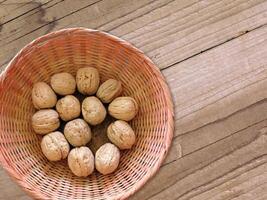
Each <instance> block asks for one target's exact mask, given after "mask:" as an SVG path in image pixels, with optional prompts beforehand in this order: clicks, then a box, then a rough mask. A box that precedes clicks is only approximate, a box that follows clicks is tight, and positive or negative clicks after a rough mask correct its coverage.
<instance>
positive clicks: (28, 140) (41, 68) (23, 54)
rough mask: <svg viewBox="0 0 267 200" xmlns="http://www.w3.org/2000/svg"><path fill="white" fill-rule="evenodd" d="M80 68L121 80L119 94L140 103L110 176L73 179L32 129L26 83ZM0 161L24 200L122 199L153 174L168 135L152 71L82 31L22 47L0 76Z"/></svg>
mask: <svg viewBox="0 0 267 200" xmlns="http://www.w3.org/2000/svg"><path fill="white" fill-rule="evenodd" d="M85 66H90V67H95V68H97V69H98V70H99V73H100V76H101V81H102V82H103V81H105V80H107V79H109V78H114V79H117V80H120V81H121V82H122V84H123V96H126V95H127V96H131V97H133V98H135V99H136V101H137V102H138V104H139V112H138V115H137V116H136V117H135V119H134V120H132V122H131V125H132V126H133V129H134V130H135V132H136V135H137V141H136V144H135V145H134V147H133V148H132V149H131V150H128V151H124V152H122V156H121V162H120V165H119V168H118V169H117V170H116V171H115V172H114V173H112V174H110V175H101V174H99V173H97V172H94V173H93V174H92V175H90V176H89V177H87V178H79V177H76V176H74V175H73V174H72V173H71V171H70V170H69V168H68V166H67V162H66V160H65V161H60V162H49V161H48V160H47V159H46V158H45V157H44V155H43V154H42V152H41V148H40V140H41V137H40V136H38V135H36V134H35V133H34V131H33V129H32V127H31V117H32V115H33V113H34V112H35V109H34V107H33V105H32V101H31V90H32V87H33V84H34V83H36V82H38V81H45V82H47V83H49V81H50V77H51V76H52V75H53V74H55V73H59V72H69V73H71V74H72V75H74V76H75V73H76V71H77V70H78V69H79V68H81V67H85ZM0 94H1V95H0V106H1V109H0V110H1V118H0V163H1V165H2V166H3V168H4V169H5V170H6V171H7V172H8V174H9V175H10V176H11V177H12V178H13V180H14V181H15V182H17V183H18V184H19V185H20V186H21V187H22V188H23V189H24V190H25V191H26V192H27V193H28V194H29V195H30V196H32V197H33V198H37V199H94V200H97V199H125V198H127V197H129V196H130V195H132V194H133V193H135V192H136V191H137V190H138V189H140V188H141V187H142V186H143V185H144V184H145V183H146V182H147V180H148V179H149V178H150V177H152V176H153V175H154V174H155V173H156V171H157V170H158V169H159V167H160V165H161V163H162V162H163V159H164V158H165V156H166V153H167V151H168V149H169V147H170V144H171V140H172V136H173V105H172V99H171V96H170V93H169V89H168V86H167V84H166V82H165V80H164V78H163V76H162V75H161V73H160V71H159V70H158V68H157V67H156V66H155V65H154V64H153V63H152V62H151V60H150V59H149V58H148V57H146V56H145V55H144V54H143V53H142V52H141V51H140V50H138V49H136V48H135V47H133V46H132V45H131V44H129V43H128V42H125V41H123V40H121V39H119V38H117V37H114V36H112V35H109V34H107V33H103V32H100V31H96V30H90V29H85V28H71V29H63V30H60V31H57V32H53V33H50V34H47V35H45V36H42V37H40V38H38V39H36V40H34V41H33V42H31V43H30V44H28V45H27V46H26V47H24V48H23V49H22V50H21V51H20V52H19V53H18V54H17V55H16V56H15V57H14V59H13V60H12V61H11V62H10V63H9V65H8V67H7V69H6V71H5V72H4V73H3V74H2V75H1V77H0Z"/></svg>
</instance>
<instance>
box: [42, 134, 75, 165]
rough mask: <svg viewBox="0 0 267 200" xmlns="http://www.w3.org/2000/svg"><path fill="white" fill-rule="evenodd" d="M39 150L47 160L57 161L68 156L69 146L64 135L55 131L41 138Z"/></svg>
mask: <svg viewBox="0 0 267 200" xmlns="http://www.w3.org/2000/svg"><path fill="white" fill-rule="evenodd" d="M41 149H42V152H43V153H44V155H45V157H46V158H47V159H48V160H50V161H59V160H62V159H65V158H66V157H67V156H68V153H69V151H70V146H69V143H68V142H67V140H66V139H65V137H64V135H63V134H62V133H61V132H59V131H56V132H52V133H49V134H47V135H45V136H44V137H43V139H42V142H41Z"/></svg>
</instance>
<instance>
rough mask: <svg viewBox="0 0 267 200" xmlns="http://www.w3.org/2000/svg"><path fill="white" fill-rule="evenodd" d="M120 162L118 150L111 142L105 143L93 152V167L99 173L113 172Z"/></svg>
mask: <svg viewBox="0 0 267 200" xmlns="http://www.w3.org/2000/svg"><path fill="white" fill-rule="evenodd" d="M119 162H120V150H119V149H118V148H117V147H116V146H115V145H113V144H110V143H106V144H104V145H103V146H101V147H100V148H99V149H98V150H97V152H96V154H95V167H96V169H97V171H99V172H100V173H101V174H104V175H105V174H110V173H112V172H114V171H115V170H116V169H117V167H118V165H119Z"/></svg>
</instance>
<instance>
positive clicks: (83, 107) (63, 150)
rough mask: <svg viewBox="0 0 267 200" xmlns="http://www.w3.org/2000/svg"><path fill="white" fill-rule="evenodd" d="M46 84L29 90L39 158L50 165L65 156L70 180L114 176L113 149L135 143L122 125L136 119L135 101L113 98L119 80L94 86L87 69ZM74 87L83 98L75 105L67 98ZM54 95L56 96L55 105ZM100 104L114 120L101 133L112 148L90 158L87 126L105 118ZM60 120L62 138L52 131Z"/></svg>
mask: <svg viewBox="0 0 267 200" xmlns="http://www.w3.org/2000/svg"><path fill="white" fill-rule="evenodd" d="M50 85H51V87H50V86H49V85H48V84H46V83H45V82H38V83H36V84H34V86H33V90H32V101H33V105H34V107H35V108H36V109H38V111H37V112H36V113H35V114H34V115H33V116H32V127H33V129H34V131H35V132H36V133H37V134H41V135H45V136H44V137H43V138H42V142H41V149H42V152H43V154H44V155H45V157H46V158H47V159H48V160H50V161H59V160H62V159H65V158H67V157H68V165H69V168H70V170H71V171H72V172H73V173H74V174H75V175H76V176H81V177H86V176H88V175H90V174H91V173H92V172H93V171H94V168H96V169H97V171H99V172H100V173H102V174H110V173H112V172H114V171H115V170H116V168H117V167H118V165H119V160H120V151H119V149H121V150H124V149H130V148H131V147H132V146H133V144H134V143H135V140H136V136H135V133H134V131H133V129H132V128H131V126H130V125H129V124H128V121H130V120H132V119H133V118H134V117H135V116H136V114H137V111H138V105H137V103H136V101H135V100H134V99H133V98H132V97H119V96H120V95H121V93H122V85H121V82H120V81H117V80H114V79H109V80H107V81H105V82H104V83H102V84H100V77H99V73H98V71H97V69H95V68H92V67H85V68H81V69H79V70H78V71H77V74H76V80H75V78H74V77H73V76H72V75H71V74H69V73H58V74H54V75H53V76H52V77H51V81H50ZM76 88H77V89H78V91H79V92H80V93H81V94H83V95H85V96H87V97H86V98H85V99H84V100H83V101H82V102H81V103H80V101H79V100H78V99H77V98H76V97H75V96H74V95H73V94H74V92H75V90H76ZM56 94H58V95H60V99H59V100H57V95H56ZM95 94H96V96H92V95H95ZM103 103H104V104H107V103H110V104H109V105H108V114H109V115H110V116H112V117H113V118H115V119H116V121H114V122H113V123H111V124H109V126H108V128H107V136H108V138H109V140H110V141H111V142H112V143H113V144H111V143H106V144H104V145H102V146H101V147H100V148H99V149H98V150H97V151H96V153H95V155H93V153H92V151H91V150H90V149H89V148H88V147H87V146H86V145H87V143H89V142H90V140H91V139H92V132H91V128H90V126H95V125H98V124H100V123H102V122H103V121H104V119H105V118H106V116H107V111H106V108H105V106H104V105H103ZM53 108H55V109H56V110H54V109H53ZM60 119H61V120H63V121H65V122H66V125H65V127H64V134H63V133H61V132H60V131H57V129H58V128H59V127H60ZM71 147H73V148H72V149H71Z"/></svg>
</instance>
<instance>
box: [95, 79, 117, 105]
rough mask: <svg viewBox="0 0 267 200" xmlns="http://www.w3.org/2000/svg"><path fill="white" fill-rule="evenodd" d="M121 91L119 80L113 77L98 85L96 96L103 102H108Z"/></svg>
mask: <svg viewBox="0 0 267 200" xmlns="http://www.w3.org/2000/svg"><path fill="white" fill-rule="evenodd" d="M121 93H122V86H121V82H120V81H117V80H115V79H108V80H107V81H105V82H104V83H102V84H101V85H100V87H99V88H98V90H97V93H96V96H97V97H98V98H99V99H100V100H101V101H102V102H103V103H110V102H111V101H112V100H113V99H115V98H116V97H118V96H119V95H120V94H121Z"/></svg>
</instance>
